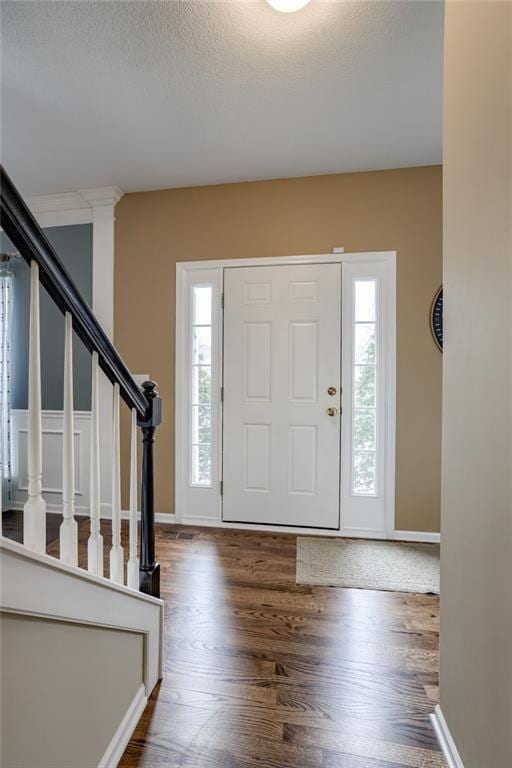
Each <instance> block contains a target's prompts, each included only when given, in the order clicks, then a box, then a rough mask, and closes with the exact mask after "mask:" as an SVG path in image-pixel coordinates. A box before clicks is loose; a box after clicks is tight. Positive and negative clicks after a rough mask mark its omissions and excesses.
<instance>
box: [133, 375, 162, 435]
mask: <svg viewBox="0 0 512 768" xmlns="http://www.w3.org/2000/svg"><path fill="white" fill-rule="evenodd" d="M142 391H143V392H144V395H145V396H146V400H147V401H148V407H147V410H146V415H145V416H144V418H143V419H141V418H138V419H137V423H138V425H139V427H142V428H143V429H144V428H148V427H149V428H155V427H158V426H159V425H160V424H161V423H162V400H161V398H160V396H159V394H158V384H157V383H156V381H151V380H149V381H145V382H144V383H143V384H142Z"/></svg>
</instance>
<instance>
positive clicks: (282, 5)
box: [267, 0, 310, 13]
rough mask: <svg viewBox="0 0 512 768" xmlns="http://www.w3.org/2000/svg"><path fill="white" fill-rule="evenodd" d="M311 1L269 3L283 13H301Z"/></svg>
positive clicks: (294, 0) (290, 0) (269, 0)
mask: <svg viewBox="0 0 512 768" xmlns="http://www.w3.org/2000/svg"><path fill="white" fill-rule="evenodd" d="M309 2H310V0H267V3H268V4H269V5H271V6H272V8H275V10H276V11H282V12H283V13H292V12H293V11H300V9H301V8H304V6H305V5H307V4H308V3H309Z"/></svg>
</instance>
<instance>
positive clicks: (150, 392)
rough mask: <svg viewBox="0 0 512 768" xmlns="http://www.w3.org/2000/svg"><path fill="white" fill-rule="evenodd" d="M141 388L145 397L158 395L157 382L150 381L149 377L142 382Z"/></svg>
mask: <svg viewBox="0 0 512 768" xmlns="http://www.w3.org/2000/svg"><path fill="white" fill-rule="evenodd" d="M142 389H143V390H144V394H145V395H146V397H156V396H157V395H158V384H157V383H156V381H151V379H148V381H144V382H143V383H142Z"/></svg>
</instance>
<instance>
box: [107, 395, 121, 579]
mask: <svg viewBox="0 0 512 768" xmlns="http://www.w3.org/2000/svg"><path fill="white" fill-rule="evenodd" d="M123 570H124V553H123V548H122V546H121V454H120V433H119V384H114V401H113V418H112V549H111V550H110V579H111V581H116V582H117V583H118V584H122V583H123Z"/></svg>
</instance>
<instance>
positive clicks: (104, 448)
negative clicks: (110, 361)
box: [78, 186, 123, 515]
mask: <svg viewBox="0 0 512 768" xmlns="http://www.w3.org/2000/svg"><path fill="white" fill-rule="evenodd" d="M78 191H79V193H80V195H81V196H82V198H83V199H84V200H86V201H87V203H88V205H89V206H90V210H91V218H92V224H93V228H92V260H93V270H92V296H93V306H92V309H93V312H94V314H95V315H96V317H97V318H98V320H99V321H100V323H101V325H102V327H103V330H104V331H105V332H106V334H107V335H108V337H109V338H110V339H111V340H113V338H114V222H115V206H116V204H117V203H118V202H119V200H120V199H121V198H122V196H123V191H122V190H121V189H119V187H116V186H111V187H98V188H93V189H80V190H78ZM110 403H111V384H110V382H109V381H108V379H107V378H106V376H100V381H99V406H98V407H99V410H100V469H101V472H100V482H101V486H100V497H101V506H102V511H103V513H104V514H105V515H108V514H109V513H110V508H111V496H110V494H111V489H112V431H111V428H110V423H111V418H110Z"/></svg>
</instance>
